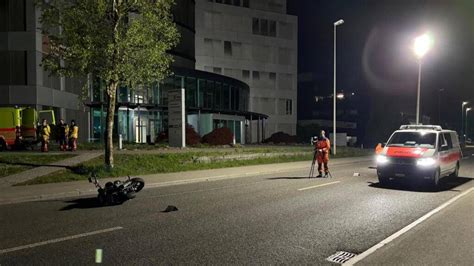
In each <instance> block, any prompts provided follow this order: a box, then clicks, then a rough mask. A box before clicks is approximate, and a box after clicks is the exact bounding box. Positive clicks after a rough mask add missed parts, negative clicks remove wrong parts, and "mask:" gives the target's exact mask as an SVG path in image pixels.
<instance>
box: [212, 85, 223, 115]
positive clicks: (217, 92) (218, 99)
mask: <svg viewBox="0 0 474 266" xmlns="http://www.w3.org/2000/svg"><path fill="white" fill-rule="evenodd" d="M214 102H215V105H214V108H215V109H218V110H220V109H222V83H220V82H216V83H215V86H214Z"/></svg>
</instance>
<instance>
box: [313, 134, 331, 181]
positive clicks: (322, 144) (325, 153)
mask: <svg viewBox="0 0 474 266" xmlns="http://www.w3.org/2000/svg"><path fill="white" fill-rule="evenodd" d="M315 145H316V160H317V161H318V172H319V175H318V176H317V177H322V176H323V169H322V168H323V167H322V166H323V165H324V177H327V176H328V173H329V167H328V162H329V150H331V143H330V142H329V139H328V138H326V132H324V130H321V134H320V136H319V138H318V141H317V142H316V144H315Z"/></svg>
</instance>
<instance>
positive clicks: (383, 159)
mask: <svg viewBox="0 0 474 266" xmlns="http://www.w3.org/2000/svg"><path fill="white" fill-rule="evenodd" d="M375 161H376V162H377V163H378V164H386V163H388V162H389V160H388V158H387V156H385V155H377V156H376V157H375Z"/></svg>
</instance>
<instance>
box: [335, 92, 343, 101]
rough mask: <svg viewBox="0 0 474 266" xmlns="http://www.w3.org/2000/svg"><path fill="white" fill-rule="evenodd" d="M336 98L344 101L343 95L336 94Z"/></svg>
mask: <svg viewBox="0 0 474 266" xmlns="http://www.w3.org/2000/svg"><path fill="white" fill-rule="evenodd" d="M336 97H337V98H338V99H339V100H342V99H344V93H338V94H336Z"/></svg>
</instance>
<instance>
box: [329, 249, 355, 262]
mask: <svg viewBox="0 0 474 266" xmlns="http://www.w3.org/2000/svg"><path fill="white" fill-rule="evenodd" d="M356 255H357V254H354V253H350V252H347V251H338V252H336V254H333V255H331V256H329V257H328V258H327V259H326V260H327V261H330V262H335V263H339V264H343V263H344V262H346V261H348V260H350V259H352V258H354V257H355V256H356Z"/></svg>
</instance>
